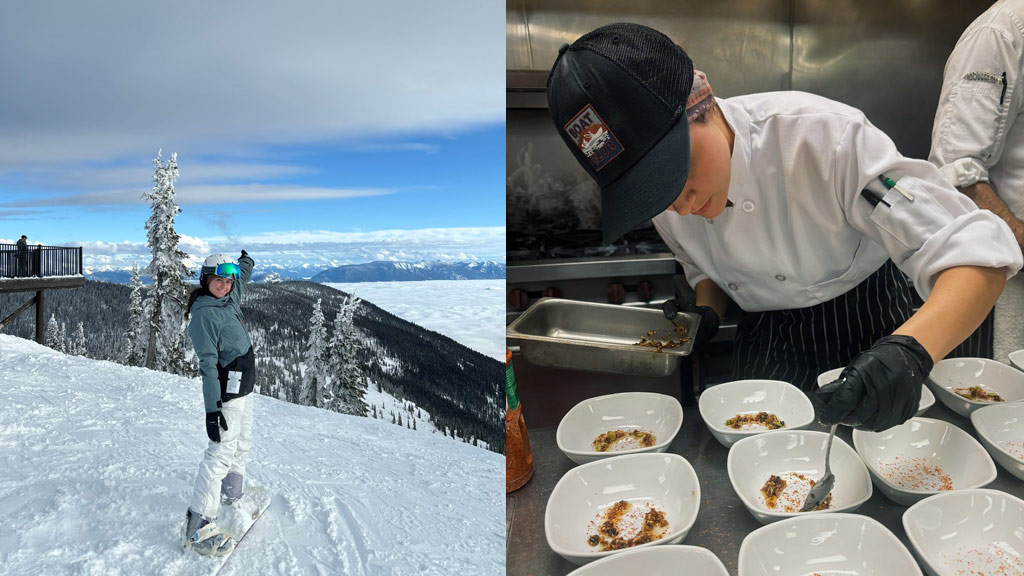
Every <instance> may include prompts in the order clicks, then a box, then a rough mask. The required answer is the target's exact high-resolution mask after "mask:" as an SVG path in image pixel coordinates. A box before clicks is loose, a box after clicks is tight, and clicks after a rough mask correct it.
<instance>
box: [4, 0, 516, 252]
mask: <svg viewBox="0 0 1024 576" xmlns="http://www.w3.org/2000/svg"><path fill="white" fill-rule="evenodd" d="M396 15H397V16H396ZM504 50H505V45H504V8H503V6H501V5H500V4H498V3H493V2H478V1H476V0H445V1H443V2H430V3H422V2H413V1H399V0H386V1H382V2H374V3H359V4H356V3H351V2H348V3H346V2H336V1H333V0H331V1H327V0H324V1H309V0H302V1H298V2H292V3H287V4H285V3H277V2H270V1H256V2H245V3H242V2H224V3H208V2H198V1H185V2H177V3H174V4H173V5H166V4H154V3H145V2H144V3H139V2H132V1H131V0H99V1H96V2H89V3H80V2H75V1H72V0H67V1H64V2H46V3H2V4H0V78H2V79H3V80H4V81H3V82H2V84H3V86H4V89H3V90H0V242H8V241H13V240H14V239H16V238H17V237H18V236H20V235H21V234H27V235H28V237H29V240H30V241H32V242H41V243H45V244H53V245H64V244H70V245H83V246H85V247H86V250H85V255H86V265H87V267H89V266H94V267H101V266H114V267H119V266H123V265H125V264H126V263H127V262H128V261H140V259H142V260H144V259H145V256H146V255H148V248H146V246H145V234H146V232H145V230H144V228H143V226H144V224H145V221H146V218H147V217H148V206H147V205H146V204H145V203H144V202H143V201H142V200H141V195H142V193H143V192H144V191H145V190H147V189H148V188H150V187H151V186H152V175H153V165H152V162H153V159H154V158H155V157H156V154H157V151H158V150H160V149H162V150H163V159H164V160H165V161H166V160H167V159H168V158H169V157H170V154H171V153H172V152H176V153H177V155H178V156H177V162H178V168H179V173H180V174H179V180H178V182H177V183H176V185H175V190H176V192H177V197H178V204H179V206H180V207H181V208H182V213H181V214H180V215H179V217H178V219H177V220H176V230H177V231H178V233H179V234H181V235H182V238H183V240H182V245H183V248H184V249H185V250H186V251H187V252H189V253H190V254H193V256H194V257H196V258H199V259H201V258H202V257H203V256H205V254H206V253H209V251H220V250H224V251H229V250H230V251H232V252H233V251H235V250H236V249H237V248H239V247H250V251H252V250H251V247H253V246H257V247H258V249H259V250H262V251H263V254H262V256H263V258H264V259H265V260H266V259H271V260H273V259H274V258H276V257H278V256H279V255H283V254H292V255H293V256H294V254H296V253H300V252H302V251H307V252H308V251H316V252H317V254H318V256H319V258H320V260H323V261H331V262H336V263H344V262H357V261H365V260H367V259H375V258H378V257H381V258H384V259H407V258H408V259H414V260H418V259H435V258H437V259H459V258H462V259H470V260H474V259H502V258H503V257H504V256H503V255H504V226H505V202H504V194H505V192H504V172H505V154H504V150H505V115H504V114H505V109H504V97H505V91H504V66H505V64H504V62H505V59H504ZM374 242H378V243H379V244H381V245H382V246H384V245H386V246H387V248H386V249H382V250H374V249H372V248H373V243H374ZM282 258H284V257H283V256H282ZM284 259H287V258H284ZM292 259H294V258H292ZM142 263H145V262H142Z"/></svg>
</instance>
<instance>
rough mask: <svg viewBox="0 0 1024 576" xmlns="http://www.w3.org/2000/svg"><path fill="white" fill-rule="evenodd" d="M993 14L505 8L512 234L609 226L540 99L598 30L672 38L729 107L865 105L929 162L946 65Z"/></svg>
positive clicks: (818, 0)
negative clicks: (631, 29) (806, 97)
mask: <svg viewBox="0 0 1024 576" xmlns="http://www.w3.org/2000/svg"><path fill="white" fill-rule="evenodd" d="M989 5H990V2H987V1H986V2H982V1H978V0H964V1H960V2H954V1H950V0H946V1H938V0H898V1H896V2H879V1H876V0H860V1H857V0H792V1H780V0H766V1H762V0H719V1H707V0H682V1H651V0H648V1H628V2H627V1H610V0H598V1H593V0H507V1H506V28H505V34H506V56H505V59H506V68H507V69H508V71H509V73H508V103H509V105H508V106H509V109H508V118H507V120H508V123H507V134H508V136H507V141H506V155H507V164H506V167H507V177H508V182H507V187H506V198H507V199H508V205H507V214H508V225H509V233H510V234H515V233H517V232H523V231H540V230H545V229H549V228H550V227H553V226H554V227H560V228H562V229H570V228H574V227H579V228H592V227H596V226H599V225H600V219H599V206H598V205H596V204H597V203H598V200H597V198H598V196H597V189H596V185H594V184H593V183H591V182H589V178H588V177H587V175H586V173H585V172H584V171H583V170H582V169H581V168H579V167H578V166H576V165H575V161H574V160H573V158H572V156H571V154H569V152H568V150H566V149H565V146H564V144H563V143H562V141H561V140H560V139H559V137H558V135H557V134H556V133H555V130H554V127H553V126H552V125H551V121H550V119H549V118H548V117H547V112H546V111H545V110H543V108H542V106H543V102H544V100H543V98H542V94H540V93H539V92H538V90H540V89H542V88H543V85H544V81H545V80H546V77H547V71H548V70H550V68H551V66H552V65H553V64H554V61H555V56H556V55H557V51H558V47H559V46H561V45H562V44H563V43H566V42H572V41H573V40H575V39H576V38H578V37H579V36H581V35H583V34H584V33H586V32H588V31H590V30H592V29H594V28H597V27H598V26H601V25H604V24H608V23H611V22H621V21H629V22H637V23H640V24H646V25H648V26H651V27H653V28H656V29H658V30H660V31H662V32H664V33H665V34H667V35H668V36H669V37H670V38H672V39H673V40H674V41H675V42H676V43H678V44H679V45H680V46H682V47H683V48H684V49H685V50H686V51H687V53H688V54H689V55H690V56H691V58H692V59H693V61H694V65H695V66H696V67H697V68H699V69H701V70H703V71H704V72H706V73H707V75H708V80H709V81H710V82H711V86H712V87H713V89H714V91H715V94H716V95H718V96H721V97H728V96H736V95H740V94H749V93H754V92H766V91H773V90H803V91H807V92H813V93H816V94H820V95H822V96H826V97H828V98H832V99H834V100H839V101H841V102H844V103H847V104H850V105H852V106H856V107H857V108H860V109H861V110H863V111H864V112H865V114H867V116H868V118H869V119H870V120H871V121H872V122H873V123H874V124H875V125H876V126H878V127H879V128H881V129H882V130H884V131H885V132H886V133H888V134H889V136H890V137H891V138H892V139H893V141H894V142H895V143H896V145H897V147H898V148H899V149H900V151H901V152H903V154H904V155H906V156H912V157H917V158H926V157H927V155H928V148H929V143H930V138H931V123H932V119H933V118H934V115H935V106H936V103H937V102H938V97H939V87H940V85H941V82H942V69H943V66H944V65H945V62H946V57H947V56H948V55H949V52H950V50H952V48H953V45H954V44H955V43H956V40H957V38H959V36H960V33H961V32H962V31H963V29H964V28H965V27H966V26H967V25H968V24H969V23H970V22H971V21H972V20H974V18H975V17H977V16H978V15H979V14H981V12H983V11H984V10H985V9H986V8H988V6H989ZM521 71H533V74H529V73H526V74H524V73H521Z"/></svg>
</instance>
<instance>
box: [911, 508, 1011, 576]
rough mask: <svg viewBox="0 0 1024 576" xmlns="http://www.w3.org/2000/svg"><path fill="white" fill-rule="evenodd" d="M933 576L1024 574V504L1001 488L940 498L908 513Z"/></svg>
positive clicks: (918, 550)
mask: <svg viewBox="0 0 1024 576" xmlns="http://www.w3.org/2000/svg"><path fill="white" fill-rule="evenodd" d="M903 528H904V529H905V530H906V531H907V538H909V539H910V544H911V546H913V548H914V552H915V553H916V554H917V556H918V558H920V559H921V563H922V564H923V565H924V568H925V571H926V572H928V574H930V575H931V576H940V575H941V576H957V575H961V574H993V575H995V574H1024V501H1022V500H1021V499H1020V498H1017V497H1014V496H1011V495H1009V494H1007V493H1005V492H1000V491H999V490H957V491H955V492H945V493H943V494H936V495H935V496H932V497H930V498H925V499H924V500H922V501H920V502H918V503H917V504H914V505H913V506H911V507H910V508H908V509H907V511H906V512H904V513H903Z"/></svg>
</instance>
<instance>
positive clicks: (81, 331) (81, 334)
mask: <svg viewBox="0 0 1024 576" xmlns="http://www.w3.org/2000/svg"><path fill="white" fill-rule="evenodd" d="M85 353H86V343H85V326H84V325H83V323H82V322H79V323H78V329H77V330H75V333H74V334H73V335H72V336H71V340H70V341H69V343H68V354H72V355H74V356H85Z"/></svg>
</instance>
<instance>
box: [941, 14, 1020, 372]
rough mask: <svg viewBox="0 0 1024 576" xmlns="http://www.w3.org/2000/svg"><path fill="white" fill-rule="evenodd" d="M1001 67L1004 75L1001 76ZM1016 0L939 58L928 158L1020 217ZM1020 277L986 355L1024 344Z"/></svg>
mask: <svg viewBox="0 0 1024 576" xmlns="http://www.w3.org/2000/svg"><path fill="white" fill-rule="evenodd" d="M1003 74H1005V75H1006V76H1005V79H1004V76H1003ZM1022 79H1024V0H1000V1H999V2H996V3H994V4H993V5H992V6H991V7H990V8H989V9H988V10H986V11H985V12H984V13H983V14H981V16H978V18H976V19H975V20H974V22H972V23H971V25H970V26H968V27H967V29H966V30H964V33H963V34H962V35H961V36H960V40H958V41H957V43H956V47H954V48H953V52H952V53H951V54H950V56H949V59H948V60H947V61H946V69H945V72H944V74H943V80H942V91H941V92H940V94H939V105H938V107H937V109H936V111H935V123H934V125H933V126H932V149H931V153H930V154H929V156H928V159H929V160H930V161H932V162H933V163H934V164H935V165H937V166H938V167H939V169H940V170H941V171H942V175H943V176H945V177H946V178H947V179H948V180H949V182H951V183H952V184H953V185H954V186H957V187H959V188H965V187H967V186H970V185H972V184H975V183H977V182H988V183H989V185H990V186H992V189H993V190H994V191H995V193H996V195H998V196H999V198H1000V199H1001V200H1002V201H1003V203H1004V204H1006V207H1007V208H1009V209H1010V212H1012V213H1013V215H1014V216H1016V217H1017V218H1018V219H1024V120H1022V119H1021V114H1024V90H1019V89H1017V87H1018V86H1020V81H1021V80H1022ZM1022 302H1024V277H1021V276H1018V277H1017V278H1014V279H1012V280H1011V281H1010V282H1008V283H1007V284H1006V288H1005V289H1004V290H1003V293H1002V294H1001V295H1000V296H999V301H998V302H996V306H995V319H994V336H993V340H994V343H993V354H994V357H995V359H996V360H1000V361H1003V362H1006V361H1007V358H1008V355H1009V353H1010V352H1012V351H1014V350H1018V349H1020V348H1021V347H1022V346H1024V324H1021V321H1020V310H1021V309H1022V308H1021V306H1020V304H1021V303H1022Z"/></svg>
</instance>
